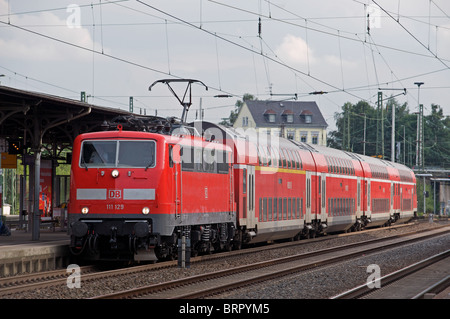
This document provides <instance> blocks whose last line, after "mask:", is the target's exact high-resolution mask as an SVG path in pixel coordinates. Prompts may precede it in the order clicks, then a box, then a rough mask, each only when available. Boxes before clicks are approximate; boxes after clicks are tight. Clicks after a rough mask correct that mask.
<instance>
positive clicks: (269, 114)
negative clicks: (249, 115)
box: [264, 109, 277, 123]
mask: <svg viewBox="0 0 450 319" xmlns="http://www.w3.org/2000/svg"><path fill="white" fill-rule="evenodd" d="M264 117H265V118H266V121H267V122H269V123H275V120H276V117H277V113H276V112H275V111H274V110H271V109H269V110H266V111H265V112H264Z"/></svg>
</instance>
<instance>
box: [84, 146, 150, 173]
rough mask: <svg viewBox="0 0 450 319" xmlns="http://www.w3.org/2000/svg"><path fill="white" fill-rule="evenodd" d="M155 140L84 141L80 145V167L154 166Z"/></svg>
mask: <svg viewBox="0 0 450 319" xmlns="http://www.w3.org/2000/svg"><path fill="white" fill-rule="evenodd" d="M155 152H156V143H155V141H131V140H118V141H111V140H108V141H97V140H96V141H84V142H83V144H82V145H81V156H80V167H84V168H89V167H142V168H146V169H147V168H151V167H154V166H155V164H156V163H155Z"/></svg>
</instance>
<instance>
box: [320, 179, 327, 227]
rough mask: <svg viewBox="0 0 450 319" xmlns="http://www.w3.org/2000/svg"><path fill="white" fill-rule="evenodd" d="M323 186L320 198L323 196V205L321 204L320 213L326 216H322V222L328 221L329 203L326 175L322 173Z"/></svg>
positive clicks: (321, 186)
mask: <svg viewBox="0 0 450 319" xmlns="http://www.w3.org/2000/svg"><path fill="white" fill-rule="evenodd" d="M320 183H321V185H319V190H320V192H319V193H320V196H321V203H320V207H321V209H320V212H321V213H322V214H324V215H325V216H321V219H322V220H326V219H327V211H326V203H327V192H326V189H327V183H326V175H325V173H321V182H320Z"/></svg>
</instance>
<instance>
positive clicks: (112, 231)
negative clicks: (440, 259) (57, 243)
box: [69, 122, 417, 260]
mask: <svg viewBox="0 0 450 319" xmlns="http://www.w3.org/2000/svg"><path fill="white" fill-rule="evenodd" d="M158 123H160V122H158ZM151 131H155V132H151ZM198 132H200V133H201V134H200V133H198ZM415 182H416V180H415V176H414V174H413V172H412V171H411V170H410V169H409V168H407V167H406V166H403V165H401V164H398V163H392V162H388V161H384V160H380V159H376V158H371V157H367V156H362V155H359V154H354V153H349V152H344V151H340V150H335V149H331V148H327V147H322V146H317V145H314V146H313V145H308V144H305V143H297V142H295V141H292V140H287V139H284V138H279V137H269V136H267V135H265V134H264V135H263V136H258V134H256V133H255V132H254V131H251V130H247V131H245V132H244V131H242V130H234V129H230V128H225V127H222V126H219V125H216V124H212V123H207V122H201V123H200V122H199V123H195V124H191V125H190V126H183V125H173V124H170V125H169V127H168V126H167V125H164V124H163V125H161V124H158V125H154V126H152V128H151V129H147V130H146V131H128V130H123V129H122V127H121V125H118V129H116V130H111V131H103V132H94V133H86V134H82V135H79V136H78V137H77V138H76V140H75V142H74V146H73V157H72V168H71V194H70V203H69V226H70V227H69V232H70V235H71V244H70V247H71V251H72V253H73V254H75V255H80V254H82V256H83V257H84V258H87V259H95V260H156V259H173V258H176V257H177V251H178V248H177V243H178V239H179V238H181V236H186V237H187V238H189V239H190V243H191V253H192V254H193V255H195V254H197V253H199V252H209V251H212V250H229V249H232V248H240V247H241V245H242V244H246V243H252V242H263V241H270V240H277V239H284V238H295V239H298V238H300V237H311V236H315V235H316V234H319V233H325V232H335V231H349V230H360V229H362V228H364V227H367V226H376V225H383V224H390V223H391V222H395V221H406V220H409V219H411V218H412V217H413V216H414V215H415V213H416V211H417V196H416V184H415Z"/></svg>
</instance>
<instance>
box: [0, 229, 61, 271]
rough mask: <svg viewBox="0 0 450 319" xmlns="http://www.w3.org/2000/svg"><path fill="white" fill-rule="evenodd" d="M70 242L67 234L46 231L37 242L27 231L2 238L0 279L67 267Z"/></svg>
mask: <svg viewBox="0 0 450 319" xmlns="http://www.w3.org/2000/svg"><path fill="white" fill-rule="evenodd" d="M69 241H70V239H69V236H68V235H67V232H66V231H55V232H53V231H52V230H43V229H41V232H40V236H39V240H37V241H34V240H32V234H31V232H25V231H23V230H12V231H11V236H0V277H5V276H12V275H17V274H22V273H32V272H38V271H46V270H53V269H58V268H62V267H65V265H66V263H67V262H68V260H69V258H70V256H69V248H68V247H69Z"/></svg>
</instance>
